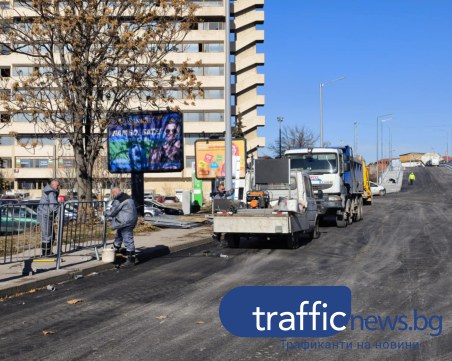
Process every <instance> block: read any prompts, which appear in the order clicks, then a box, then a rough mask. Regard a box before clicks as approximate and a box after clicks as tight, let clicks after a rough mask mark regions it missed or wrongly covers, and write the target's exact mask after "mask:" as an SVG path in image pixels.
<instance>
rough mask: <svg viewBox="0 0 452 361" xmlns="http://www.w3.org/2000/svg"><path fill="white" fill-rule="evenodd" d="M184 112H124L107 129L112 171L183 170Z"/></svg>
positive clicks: (109, 166)
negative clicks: (121, 116)
mask: <svg viewBox="0 0 452 361" xmlns="http://www.w3.org/2000/svg"><path fill="white" fill-rule="evenodd" d="M182 123H183V122H182V113H179V112H163V113H162V112H158V113H142V114H125V115H124V116H123V118H122V119H120V120H119V121H118V122H116V123H113V124H112V125H111V126H110V128H109V130H108V170H109V171H110V172H111V173H161V172H177V171H181V170H183V169H184V146H183V129H182Z"/></svg>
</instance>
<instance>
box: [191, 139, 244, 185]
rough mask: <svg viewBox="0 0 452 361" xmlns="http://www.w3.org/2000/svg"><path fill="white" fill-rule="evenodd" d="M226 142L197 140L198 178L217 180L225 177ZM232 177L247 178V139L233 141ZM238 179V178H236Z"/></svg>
mask: <svg viewBox="0 0 452 361" xmlns="http://www.w3.org/2000/svg"><path fill="white" fill-rule="evenodd" d="M224 146H225V141H224V140H210V139H209V140H197V141H196V142H195V158H196V178H198V179H215V178H221V177H224V176H225V172H224V157H225V149H224V148H225V147H224ZM232 164H233V172H232V175H233V176H236V174H237V173H239V174H240V178H245V172H246V143H245V139H234V140H233V141H232ZM236 178H237V177H236Z"/></svg>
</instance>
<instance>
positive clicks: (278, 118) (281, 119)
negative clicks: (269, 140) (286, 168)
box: [276, 117, 284, 159]
mask: <svg viewBox="0 0 452 361" xmlns="http://www.w3.org/2000/svg"><path fill="white" fill-rule="evenodd" d="M276 120H277V121H278V123H279V159H281V157H282V148H281V145H282V143H281V123H282V122H283V120H284V118H283V117H277V118H276Z"/></svg>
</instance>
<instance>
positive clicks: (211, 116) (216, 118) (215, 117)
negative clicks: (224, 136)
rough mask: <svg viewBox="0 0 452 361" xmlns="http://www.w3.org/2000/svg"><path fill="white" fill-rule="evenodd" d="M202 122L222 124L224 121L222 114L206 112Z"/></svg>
mask: <svg viewBox="0 0 452 361" xmlns="http://www.w3.org/2000/svg"><path fill="white" fill-rule="evenodd" d="M204 121H206V122H223V121H224V113H220V112H206V113H205V114H204Z"/></svg>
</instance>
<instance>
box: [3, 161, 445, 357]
mask: <svg viewBox="0 0 452 361" xmlns="http://www.w3.org/2000/svg"><path fill="white" fill-rule="evenodd" d="M415 173H416V183H415V185H413V186H409V185H407V182H406V180H405V182H404V185H403V188H402V191H401V192H400V193H397V194H390V195H387V196H385V197H375V199H374V205H373V206H371V207H365V214H364V217H365V218H364V220H363V221H361V222H358V223H355V224H353V225H351V226H349V227H347V228H345V229H338V228H334V227H323V228H322V229H321V231H322V235H321V237H320V239H317V240H314V241H312V242H309V243H306V244H304V245H303V246H302V247H300V248H299V249H297V250H286V249H282V248H279V246H278V244H274V243H264V244H260V243H257V242H256V241H249V242H243V243H244V244H243V245H242V246H241V248H240V249H221V248H219V247H218V246H217V244H216V243H211V244H209V245H207V246H203V247H202V248H196V249H191V250H189V251H185V252H181V253H176V254H172V255H169V256H166V257H162V258H158V259H153V260H151V261H149V262H146V263H143V264H141V265H138V266H136V267H134V268H132V269H124V270H118V271H108V272H104V273H101V274H97V275H93V276H91V277H85V278H83V279H79V280H74V281H71V282H68V283H65V284H62V285H56V287H57V289H56V290H55V291H54V292H51V291H47V290H40V291H37V292H35V293H32V294H27V295H23V296H19V297H15V298H12V299H8V300H5V301H3V302H0V307H1V314H0V321H1V325H2V327H1V329H0V359H1V360H113V361H114V360H157V361H158V360H164V361H172V360H184V361H187V360H193V361H195V360H397V361H402V360H452V336H451V322H452V321H451V315H452V302H451V296H452V294H451V293H452V277H451V275H452V261H451V260H452V249H451V243H452V242H451V238H452V222H451V215H452V212H451V209H452V187H451V185H450V184H451V180H452V172H451V171H448V170H447V169H444V168H416V169H415ZM407 176H408V173H406V174H405V177H406V178H407ZM206 249H207V250H210V251H212V252H221V253H223V254H226V255H228V256H229V257H228V258H220V257H215V256H214V257H210V256H203V253H202V251H203V250H206ZM242 285H288V286H291V285H294V286H300V285H319V286H322V285H345V286H348V287H349V288H350V289H351V291H352V297H353V301H352V302H353V303H352V306H353V309H352V311H353V313H354V314H361V315H381V316H386V315H397V314H399V315H400V314H408V315H409V314H411V313H412V312H413V310H414V309H416V310H418V312H419V313H420V314H423V315H426V316H429V317H430V316H432V315H439V316H441V317H442V324H441V325H442V328H441V330H439V329H438V327H437V326H438V325H439V324H437V325H435V327H436V333H438V332H440V335H439V336H431V335H430V333H432V330H428V329H427V330H423V331H419V330H417V331H404V332H403V331H389V330H385V331H367V330H364V331H361V330H353V331H352V330H350V329H347V330H346V331H344V332H341V333H339V334H338V335H336V336H334V337H331V338H328V339H307V340H304V339H288V340H287V341H291V342H300V343H301V342H310V343H311V342H318V343H320V342H336V343H337V344H339V343H340V342H344V343H351V345H352V348H351V349H341V348H339V349H325V348H322V349H309V350H303V349H292V350H285V349H284V348H283V347H282V342H281V339H278V338H264V339H248V338H239V337H236V336H233V335H231V334H230V333H229V332H228V331H226V330H225V329H224V328H223V326H222V325H221V322H220V320H219V316H218V309H219V303H220V300H221V299H222V297H223V296H224V295H225V294H226V293H227V292H228V291H229V290H231V289H232V288H234V287H238V286H242ZM70 300H80V302H78V303H76V304H72V305H71V304H68V303H67V301H70ZM44 333H47V335H44ZM366 342H368V343H369V345H370V348H369V349H363V348H359V349H358V347H357V345H358V343H360V345H361V346H362V345H365V343H366ZM385 342H387V343H388V344H387V345H390V343H391V342H396V343H398V342H401V343H402V344H404V345H405V343H410V342H412V345H414V344H415V342H419V345H420V347H419V348H418V349H391V348H389V349H385V348H384V347H385V345H386V344H385ZM375 346H377V347H375ZM378 346H379V347H378ZM319 347H320V346H319Z"/></svg>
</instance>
